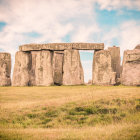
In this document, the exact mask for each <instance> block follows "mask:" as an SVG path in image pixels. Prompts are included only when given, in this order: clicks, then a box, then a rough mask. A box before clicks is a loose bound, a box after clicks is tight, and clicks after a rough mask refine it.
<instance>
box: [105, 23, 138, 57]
mask: <svg viewBox="0 0 140 140" xmlns="http://www.w3.org/2000/svg"><path fill="white" fill-rule="evenodd" d="M139 35H140V22H138V21H126V22H123V23H122V24H121V25H119V27H117V28H115V27H114V28H112V29H111V31H110V32H108V33H107V34H106V35H105V36H104V37H103V41H104V42H105V44H106V48H107V47H108V46H112V45H113V42H112V40H113V39H117V40H118V44H117V45H119V47H120V49H121V56H123V52H124V50H128V49H129V50H132V49H134V48H135V46H136V45H137V44H140V38H139ZM114 45H115V44H114Z"/></svg>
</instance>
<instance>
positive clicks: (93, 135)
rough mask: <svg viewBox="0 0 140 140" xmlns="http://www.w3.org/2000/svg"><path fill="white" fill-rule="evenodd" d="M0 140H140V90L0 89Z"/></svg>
mask: <svg viewBox="0 0 140 140" xmlns="http://www.w3.org/2000/svg"><path fill="white" fill-rule="evenodd" d="M0 140H140V87H127V86H51V87H0Z"/></svg>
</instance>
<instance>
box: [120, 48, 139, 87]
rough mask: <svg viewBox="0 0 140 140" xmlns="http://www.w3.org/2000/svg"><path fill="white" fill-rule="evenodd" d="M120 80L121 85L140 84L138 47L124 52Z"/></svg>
mask: <svg viewBox="0 0 140 140" xmlns="http://www.w3.org/2000/svg"><path fill="white" fill-rule="evenodd" d="M121 82H122V84H123V85H131V86H133V85H135V86H137V85H140V49H134V50H127V51H125V52H124V56H123V70H122V79H121Z"/></svg>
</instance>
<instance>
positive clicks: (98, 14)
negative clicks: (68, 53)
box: [0, 0, 140, 82]
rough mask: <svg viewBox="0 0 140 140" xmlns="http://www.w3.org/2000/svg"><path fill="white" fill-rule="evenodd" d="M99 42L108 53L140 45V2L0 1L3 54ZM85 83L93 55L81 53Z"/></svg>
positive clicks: (89, 52)
mask: <svg viewBox="0 0 140 140" xmlns="http://www.w3.org/2000/svg"><path fill="white" fill-rule="evenodd" d="M49 42H52V43H53V42H93V43H94V42H95V43H98V42H99V43H104V44H105V48H106V49H107V48H108V47H110V46H113V45H116V46H119V47H120V50H121V57H122V56H123V52H124V50H127V49H133V48H134V47H135V46H136V45H137V44H140V0H112V1H110V0H59V1H58V0H41V1H40V0H20V1H19V0H0V51H1V52H2V51H4V52H10V53H11V54H12V64H14V55H15V52H16V51H18V46H19V45H22V44H26V43H49ZM80 55H81V61H82V65H83V68H84V74H85V81H86V82H87V81H88V80H89V79H91V78H92V59H93V51H80Z"/></svg>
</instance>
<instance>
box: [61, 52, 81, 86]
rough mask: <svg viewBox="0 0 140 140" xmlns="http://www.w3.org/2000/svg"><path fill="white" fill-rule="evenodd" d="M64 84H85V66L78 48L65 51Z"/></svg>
mask: <svg viewBox="0 0 140 140" xmlns="http://www.w3.org/2000/svg"><path fill="white" fill-rule="evenodd" d="M63 72H64V73H63V85H80V84H84V74H83V68H82V65H81V61H80V54H79V51H78V50H65V51H64V66H63Z"/></svg>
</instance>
